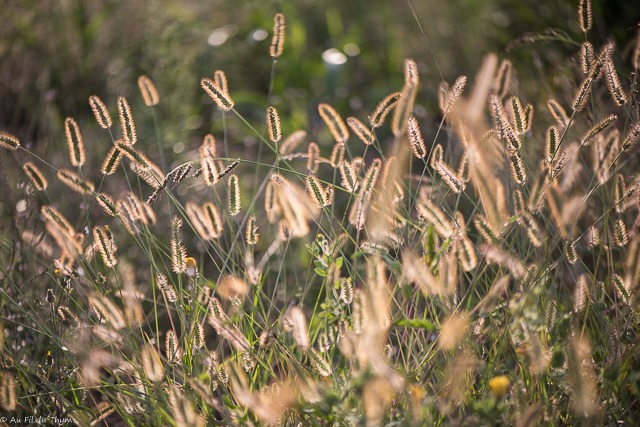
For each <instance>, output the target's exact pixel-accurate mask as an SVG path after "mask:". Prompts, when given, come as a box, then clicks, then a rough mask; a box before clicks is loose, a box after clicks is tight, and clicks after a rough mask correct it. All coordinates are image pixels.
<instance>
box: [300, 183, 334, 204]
mask: <svg viewBox="0 0 640 427" xmlns="http://www.w3.org/2000/svg"><path fill="white" fill-rule="evenodd" d="M306 183H307V193H308V194H309V196H310V197H311V199H312V200H313V201H314V202H315V204H316V205H318V207H320V208H324V207H327V206H329V205H330V204H331V200H330V197H329V194H328V191H327V190H325V189H324V188H323V187H322V184H321V183H320V180H319V179H318V178H316V177H315V176H313V175H309V176H307V180H306Z"/></svg>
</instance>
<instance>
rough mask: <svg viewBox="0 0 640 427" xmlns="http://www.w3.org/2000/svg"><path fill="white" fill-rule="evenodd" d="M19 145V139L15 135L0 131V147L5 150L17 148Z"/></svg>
mask: <svg viewBox="0 0 640 427" xmlns="http://www.w3.org/2000/svg"><path fill="white" fill-rule="evenodd" d="M18 147H20V140H19V139H18V137H16V136H15V135H12V134H10V133H8V132H0V148H4V149H6V150H17V149H18Z"/></svg>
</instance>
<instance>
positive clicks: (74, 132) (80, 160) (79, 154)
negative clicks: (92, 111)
mask: <svg viewBox="0 0 640 427" xmlns="http://www.w3.org/2000/svg"><path fill="white" fill-rule="evenodd" d="M64 133H65V135H66V136H67V147H68V149H69V159H70V160H71V165H73V166H77V167H80V166H82V165H84V161H85V157H86V154H85V151H84V142H83V140H82V134H81V133H80V128H79V127H78V123H76V121H75V120H74V119H73V118H72V117H67V119H66V120H65V121H64Z"/></svg>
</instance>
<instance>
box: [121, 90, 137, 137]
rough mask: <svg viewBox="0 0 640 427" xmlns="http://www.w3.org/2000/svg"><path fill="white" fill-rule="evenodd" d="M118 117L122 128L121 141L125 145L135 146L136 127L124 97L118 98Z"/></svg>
mask: <svg viewBox="0 0 640 427" xmlns="http://www.w3.org/2000/svg"><path fill="white" fill-rule="evenodd" d="M118 115H119V117H120V127H121V128H122V139H123V140H124V142H125V144H127V145H135V144H136V142H138V134H137V133H136V125H135V123H134V121H133V114H131V107H129V102H128V101H127V98H125V97H124V96H120V97H118Z"/></svg>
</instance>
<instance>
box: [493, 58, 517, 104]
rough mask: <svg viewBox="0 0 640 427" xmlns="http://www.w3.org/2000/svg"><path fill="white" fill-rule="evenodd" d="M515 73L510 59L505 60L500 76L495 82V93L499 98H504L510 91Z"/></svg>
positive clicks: (501, 65) (501, 66)
mask: <svg viewBox="0 0 640 427" xmlns="http://www.w3.org/2000/svg"><path fill="white" fill-rule="evenodd" d="M512 72H513V65H512V64H511V61H509V60H508V59H503V60H502V63H501V64H500V68H499V69H498V74H497V75H496V77H495V79H494V81H493V93H494V94H495V95H496V96H497V97H498V98H504V97H505V96H506V95H507V92H508V91H509V87H510V85H511V74H512Z"/></svg>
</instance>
